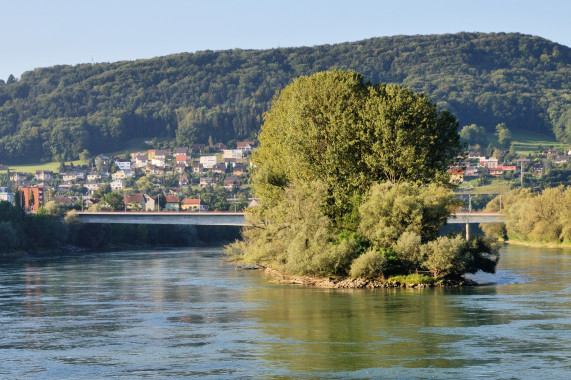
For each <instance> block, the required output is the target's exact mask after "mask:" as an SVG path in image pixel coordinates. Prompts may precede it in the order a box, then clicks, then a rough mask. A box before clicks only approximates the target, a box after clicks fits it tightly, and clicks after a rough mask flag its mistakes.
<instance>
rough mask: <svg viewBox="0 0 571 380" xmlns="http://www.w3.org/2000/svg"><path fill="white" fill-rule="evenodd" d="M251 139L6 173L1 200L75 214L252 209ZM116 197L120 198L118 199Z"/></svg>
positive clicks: (23, 205)
mask: <svg viewBox="0 0 571 380" xmlns="http://www.w3.org/2000/svg"><path fill="white" fill-rule="evenodd" d="M254 148H255V143H254V142H253V141H240V142H237V143H236V147H235V148H234V149H228V148H227V147H226V145H225V144H222V143H218V144H215V145H214V146H207V145H205V144H195V145H193V146H191V147H180V148H174V149H148V150H146V151H137V152H131V153H129V154H128V155H123V156H119V157H113V158H112V157H109V156H106V155H99V156H97V157H94V158H93V159H90V160H89V161H90V165H82V166H78V165H76V166H74V165H73V164H70V165H66V164H63V163H62V164H61V165H60V170H59V172H58V173H56V172H54V171H48V170H38V171H36V173H35V175H34V174H29V173H22V172H10V175H9V179H10V181H11V184H12V185H13V186H14V188H16V187H17V188H18V191H17V193H16V194H14V193H13V192H12V191H11V189H10V188H9V187H3V188H0V200H7V201H9V202H11V203H18V204H20V205H21V206H22V207H24V208H25V210H26V211H27V212H36V211H37V210H39V209H40V208H41V207H43V206H44V205H46V204H47V203H48V202H54V203H56V204H58V205H61V206H64V207H66V208H69V209H77V210H94V211H98V210H124V211H158V210H165V211H208V210H212V211H226V210H233V211H238V210H243V209H244V208H246V207H247V206H249V205H251V204H252V202H254V203H255V200H252V199H251V198H250V197H249V186H248V168H249V167H250V166H251V161H250V158H251V152H252V151H253V150H254ZM118 194H120V196H117V195H118Z"/></svg>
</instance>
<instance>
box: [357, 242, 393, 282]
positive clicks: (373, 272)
mask: <svg viewBox="0 0 571 380" xmlns="http://www.w3.org/2000/svg"><path fill="white" fill-rule="evenodd" d="M391 269H392V268H391V265H390V264H389V260H388V259H387V257H386V256H385V255H384V254H383V253H381V252H378V251H377V250H375V249H374V248H371V249H369V250H368V251H367V252H365V253H364V254H362V255H361V256H359V257H357V258H356V259H355V260H353V262H352V264H351V270H350V274H351V277H353V278H359V277H364V278H371V277H378V276H381V277H383V278H384V277H385V275H386V274H387V272H388V271H390V270H391Z"/></svg>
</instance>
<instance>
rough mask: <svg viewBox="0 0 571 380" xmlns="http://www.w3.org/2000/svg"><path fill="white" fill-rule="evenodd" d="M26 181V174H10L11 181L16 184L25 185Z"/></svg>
mask: <svg viewBox="0 0 571 380" xmlns="http://www.w3.org/2000/svg"><path fill="white" fill-rule="evenodd" d="M26 179H27V175H26V173H19V172H14V173H11V174H10V181H12V182H15V183H16V184H19V183H24V182H25V181H26Z"/></svg>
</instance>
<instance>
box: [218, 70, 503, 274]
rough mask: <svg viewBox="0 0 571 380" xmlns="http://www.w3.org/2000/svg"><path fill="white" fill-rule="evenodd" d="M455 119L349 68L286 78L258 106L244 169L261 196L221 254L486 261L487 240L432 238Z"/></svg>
mask: <svg viewBox="0 0 571 380" xmlns="http://www.w3.org/2000/svg"><path fill="white" fill-rule="evenodd" d="M457 128H458V123H457V122H456V119H455V118H454V116H452V115H451V114H450V113H448V112H446V111H441V112H439V111H437V109H436V106H435V105H434V104H433V103H432V102H431V101H430V100H428V98H426V96H424V95H423V94H417V93H414V92H412V91H410V90H408V89H404V88H402V87H400V86H392V85H384V84H383V85H372V84H370V83H365V82H364V81H363V78H362V76H361V75H359V74H357V73H355V72H352V71H347V72H346V71H330V72H321V73H317V74H314V75H312V76H310V77H300V78H298V79H296V80H294V81H293V82H292V83H291V84H290V85H289V86H287V87H286V88H285V89H284V90H283V91H281V93H280V94H279V95H278V96H276V98H274V101H273V104H272V108H271V110H270V111H269V112H268V113H267V114H266V115H265V122H264V125H263V126H262V132H261V134H260V136H259V140H260V147H259V148H258V149H257V151H256V152H255V153H254V156H253V161H254V163H255V164H256V169H255V170H254V172H253V174H252V178H253V188H254V191H255V194H256V195H257V196H258V197H260V200H261V206H260V207H258V208H256V209H255V210H253V211H252V212H251V213H249V214H248V220H249V221H250V222H251V224H252V225H253V226H252V227H250V228H246V229H245V230H244V234H243V238H244V239H243V241H241V242H236V243H234V244H232V245H231V246H229V252H230V253H231V254H233V255H236V256H237V258H239V259H240V260H243V261H246V262H250V263H251V262H255V263H263V264H267V265H270V266H272V267H275V268H278V269H279V270H282V271H284V272H289V273H295V274H313V275H321V276H324V275H326V276H330V275H337V276H349V275H351V276H356V277H386V276H389V275H391V274H395V273H405V274H406V273H412V272H414V271H417V270H419V269H420V270H429V271H430V272H431V273H432V274H433V275H434V276H435V277H443V276H459V275H461V274H462V273H466V272H468V271H469V272H475V271H477V270H478V269H481V268H482V269H486V270H488V271H493V269H494V268H495V263H497V255H495V254H494V255H493V256H491V257H490V258H489V259H488V258H486V256H481V255H480V253H481V252H482V251H483V252H492V249H491V247H490V246H489V245H487V244H486V243H485V242H484V243H482V244H479V243H478V244H472V245H470V244H468V243H465V244H464V243H462V244H461V241H462V240H461V239H455V240H454V239H449V238H446V239H440V240H439V241H438V243H432V241H434V240H435V239H436V237H437V235H438V231H439V230H440V228H441V227H442V225H443V224H444V223H445V222H446V220H447V218H448V216H449V215H450V212H451V211H452V208H453V207H454V206H455V203H456V202H455V201H454V198H453V197H452V195H451V193H450V189H449V187H448V188H447V187H446V186H443V185H444V184H448V183H449V181H448V178H447V175H446V169H447V168H448V166H449V165H450V164H452V163H453V162H454V161H455V160H457V157H458V154H459V153H460V151H461V148H462V143H461V142H460V138H459V136H458V133H457ZM428 244H431V245H430V246H429V245H428ZM440 246H442V247H447V252H448V253H447V254H446V255H439V254H437V253H438V252H439V247H440ZM430 247H432V248H430ZM429 248H430V249H429ZM492 253H493V252H492Z"/></svg>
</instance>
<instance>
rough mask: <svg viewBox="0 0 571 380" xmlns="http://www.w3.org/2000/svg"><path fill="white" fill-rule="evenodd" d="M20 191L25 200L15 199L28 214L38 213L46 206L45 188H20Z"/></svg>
mask: <svg viewBox="0 0 571 380" xmlns="http://www.w3.org/2000/svg"><path fill="white" fill-rule="evenodd" d="M20 191H21V192H22V194H23V195H24V199H15V202H20V205H22V206H23V207H24V209H25V210H26V212H36V211H38V210H39V209H40V206H43V205H44V187H43V186H37V187H20Z"/></svg>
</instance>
